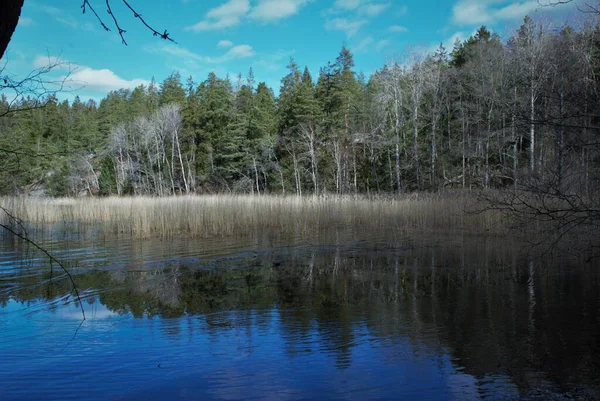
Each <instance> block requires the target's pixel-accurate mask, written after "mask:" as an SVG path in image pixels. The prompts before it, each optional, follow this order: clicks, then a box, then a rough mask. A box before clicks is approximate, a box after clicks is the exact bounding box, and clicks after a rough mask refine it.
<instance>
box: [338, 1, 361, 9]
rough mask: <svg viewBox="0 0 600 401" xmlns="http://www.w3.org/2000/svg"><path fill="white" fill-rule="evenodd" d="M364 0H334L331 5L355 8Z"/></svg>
mask: <svg viewBox="0 0 600 401" xmlns="http://www.w3.org/2000/svg"><path fill="white" fill-rule="evenodd" d="M363 2H364V0H335V2H334V3H333V7H335V8H340V9H342V10H356V9H357V8H358V6H360V4H361V3H363Z"/></svg>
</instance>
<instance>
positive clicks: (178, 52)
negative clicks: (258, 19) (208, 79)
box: [146, 43, 256, 64]
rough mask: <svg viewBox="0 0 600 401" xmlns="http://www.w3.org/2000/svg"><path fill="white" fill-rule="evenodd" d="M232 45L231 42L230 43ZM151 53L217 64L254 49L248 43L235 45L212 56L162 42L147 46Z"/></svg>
mask: <svg viewBox="0 0 600 401" xmlns="http://www.w3.org/2000/svg"><path fill="white" fill-rule="evenodd" d="M232 45H233V43H232ZM146 50H147V51H149V52H152V53H164V54H168V55H171V56H174V57H177V58H180V59H183V60H186V61H190V60H195V61H197V62H200V63H204V64H218V63H223V62H226V61H230V60H234V59H240V58H248V57H252V56H254V55H255V54H256V53H255V52H254V49H253V48H252V46H250V45H237V46H233V47H231V48H230V49H229V50H228V51H227V52H226V53H225V54H223V55H221V56H217V57H213V56H203V55H200V54H197V53H194V52H192V51H191V50H188V49H185V48H183V47H181V46H178V45H174V44H168V43H167V44H163V45H162V46H160V47H158V48H156V47H152V48H147V49H146Z"/></svg>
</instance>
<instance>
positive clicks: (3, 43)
mask: <svg viewBox="0 0 600 401" xmlns="http://www.w3.org/2000/svg"><path fill="white" fill-rule="evenodd" d="M23 2H24V0H3V2H2V6H1V7H2V13H0V58H2V57H3V56H4V52H5V51H6V48H7V47H8V44H9V43H10V39H11V38H12V35H13V32H14V31H15V28H16V27H17V24H18V23H19V17H20V16H21V8H22V7H23Z"/></svg>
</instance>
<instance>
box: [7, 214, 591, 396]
mask: <svg viewBox="0 0 600 401" xmlns="http://www.w3.org/2000/svg"><path fill="white" fill-rule="evenodd" d="M32 237H35V238H36V239H39V241H40V242H42V243H43V244H44V246H45V247H47V248H48V249H49V250H51V252H52V254H53V255H54V256H55V257H57V258H58V259H60V260H61V261H65V262H66V263H67V264H68V266H69V269H70V270H71V272H72V273H73V275H74V276H75V280H76V282H77V285H78V288H79V291H80V294H81V299H82V306H83V308H84V310H85V314H86V317H87V319H86V320H85V321H83V322H82V313H81V310H80V304H79V303H78V302H77V299H76V298H75V297H74V295H73V293H72V291H71V284H70V282H69V281H68V280H67V279H66V278H65V276H64V274H63V273H62V271H61V270H60V268H59V267H58V266H57V265H56V264H51V263H50V262H49V261H48V259H47V258H45V257H44V255H42V254H40V253H39V252H36V251H35V250H34V249H33V248H32V247H31V246H27V245H26V244H23V243H22V242H20V241H18V240H15V239H13V238H10V237H8V236H5V237H3V238H2V239H0V400H2V401H8V400H80V399H85V400H148V399H152V400H179V399H181V400H184V399H186V400H187V399H192V400H194V399H197V400H238V399H255V400H313V399H332V400H397V399H406V400H412V399H424V400H504V399H515V400H516V399H525V400H538V399H539V400H547V399H552V400H563V399H564V400H567V399H569V400H571V399H582V400H592V399H597V398H600V349H599V344H600V341H599V338H598V337H599V335H600V292H599V291H598V289H599V284H600V274H599V271H600V270H599V269H598V267H599V266H598V263H597V261H594V262H590V263H586V261H576V260H560V259H556V258H554V259H550V258H545V259H540V258H537V257H534V256H533V255H532V254H530V253H528V252H526V251H524V250H523V249H521V246H520V244H518V243H517V244H515V243H512V242H510V241H507V240H506V239H500V238H476V237H468V236H460V235H442V234H437V235H433V234H431V235H424V234H420V235H408V234H405V235H402V236H399V235H387V234H385V233H382V232H377V233H373V232H361V231H360V230H354V231H353V230H345V231H342V232H339V231H338V232H328V233H323V234H322V235H320V236H316V237H311V238H302V237H281V236H277V235H272V234H269V233H265V234H264V235H260V236H254V237H245V238H241V239H240V238H236V239H233V238H230V239H221V240H186V239H176V240H171V241H160V240H136V241H133V240H131V239H128V238H126V237H112V238H104V237H102V236H100V235H98V234H97V233H95V232H93V231H92V230H88V231H85V232H78V233H77V234H73V231H72V230H68V229H64V227H59V226H57V227H56V228H55V229H53V230H51V231H49V232H45V233H44V234H43V235H42V234H37V236H36V235H35V234H32Z"/></svg>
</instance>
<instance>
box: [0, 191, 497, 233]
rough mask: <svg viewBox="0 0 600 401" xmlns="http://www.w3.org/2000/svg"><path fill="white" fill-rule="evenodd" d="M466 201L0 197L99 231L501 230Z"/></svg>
mask: <svg viewBox="0 0 600 401" xmlns="http://www.w3.org/2000/svg"><path fill="white" fill-rule="evenodd" d="M473 202H474V198H473V197H472V196H470V195H469V194H468V193H463V192H446V193H440V194H413V195H410V196H406V197H403V198H386V197H375V198H373V197H371V198H366V197H360V196H356V197H355V196H320V197H295V196H288V197H282V196H249V195H248V196H239V195H210V196H208V195H202V196H180V197H168V198H150V197H132V198H77V199H66V198H65V199H36V198H20V197H6V198H0V205H3V206H4V207H6V208H7V209H8V210H11V211H12V213H13V214H14V215H16V216H19V217H20V218H21V219H23V220H24V221H25V222H27V223H28V224H31V225H32V226H37V227H44V226H51V225H53V224H56V223H62V222H75V223H79V224H86V225H87V224H89V225H93V226H94V227H96V228H99V229H100V230H102V232H103V233H104V234H111V233H116V232H118V233H125V234H128V235H131V236H132V237H134V238H148V237H162V238H169V237H174V236H191V237H221V236H231V235H248V234H254V233H257V232H277V233H281V234H291V235H310V234H316V233H318V232H320V231H322V230H326V229H347V228H355V229H360V230H375V231H377V230H379V231H387V230H392V231H394V232H398V231H400V232H405V231H410V230H437V231H448V232H463V233H464V232H470V233H473V234H481V233H490V232H491V233H495V234H503V233H504V232H505V229H506V225H505V224H504V222H503V220H502V216H501V215H500V214H499V213H498V212H494V211H487V212H485V213H478V214H471V213H467V212H466V210H468V209H469V208H470V207H471V205H472V204H473Z"/></svg>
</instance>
